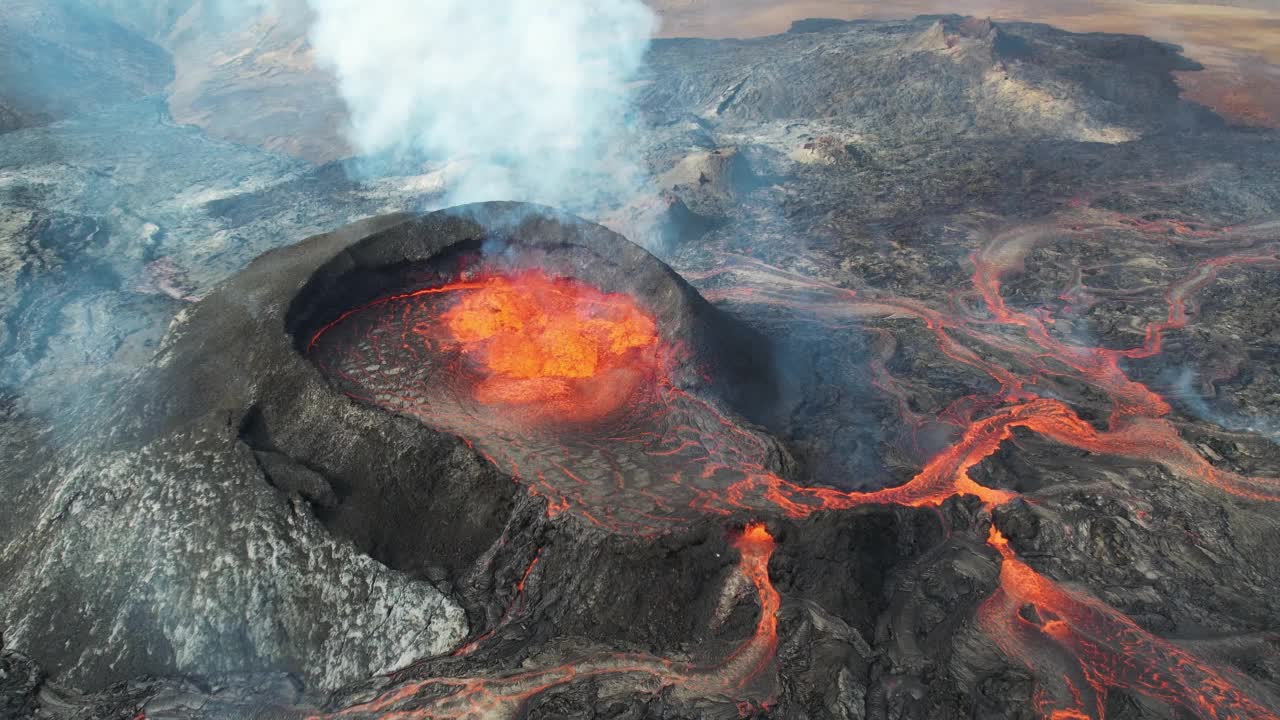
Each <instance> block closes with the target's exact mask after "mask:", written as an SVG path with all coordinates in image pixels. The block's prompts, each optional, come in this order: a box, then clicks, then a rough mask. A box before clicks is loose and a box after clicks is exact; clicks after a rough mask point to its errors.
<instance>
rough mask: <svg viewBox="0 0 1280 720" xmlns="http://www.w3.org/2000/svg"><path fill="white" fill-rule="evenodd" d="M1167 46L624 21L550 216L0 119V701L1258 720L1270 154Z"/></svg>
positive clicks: (268, 158)
mask: <svg viewBox="0 0 1280 720" xmlns="http://www.w3.org/2000/svg"><path fill="white" fill-rule="evenodd" d="M0 24H2V21H0ZM120 37H121V38H124V37H125V36H120ZM299 47H302V46H299ZM240 57H241V60H237V61H235V62H233V63H232V64H231V65H229V66H228V67H234V66H242V60H244V57H249V56H240ZM245 62H247V61H245ZM1195 67H1196V64H1195V62H1193V61H1192V60H1191V59H1189V58H1188V57H1187V56H1186V55H1184V54H1183V53H1182V52H1180V51H1179V50H1178V49H1177V48H1176V47H1173V46H1169V45H1166V44H1162V43H1159V42H1155V41H1152V40H1147V39H1144V38H1140V37H1133V36H1115V35H1102V34H1084V35H1081V34H1076V33H1069V32H1063V31H1060V30H1056V29H1054V28H1051V27H1048V26H1044V25H1038V24H1029V23H1003V22H1001V23H994V22H990V21H987V20H982V19H976V18H959V17H952V16H928V17H921V18H916V19H913V20H903V21H884V22H879V21H877V22H869V21H868V22H843V21H835V20H820V19H819V20H812V21H806V22H803V23H797V25H796V26H795V27H794V28H793V29H792V31H790V32H787V33H784V34H781V35H777V36H772V37H766V38H754V39H749V40H690V39H671V40H660V41H657V42H655V43H654V44H653V46H652V47H651V49H650V53H649V57H648V58H647V62H646V73H648V74H647V75H646V76H645V78H643V80H644V82H641V83H637V84H636V87H635V88H634V90H635V100H636V103H635V111H636V116H635V120H636V127H635V133H634V136H629V139H630V140H634V142H635V143H636V146H637V147H636V150H637V151H638V152H637V153H636V154H637V155H638V156H641V157H643V158H644V164H645V168H643V170H644V171H645V173H647V175H646V177H648V178H649V181H648V183H647V184H646V185H645V186H644V187H643V188H641V189H637V190H635V191H634V192H633V193H631V194H629V195H628V194H625V193H624V194H622V195H619V196H618V197H612V196H611V197H609V198H608V199H602V200H600V202H607V203H614V204H610V205H608V206H603V207H597V206H590V207H587V205H589V204H590V203H592V202H596V201H595V200H592V201H585V200H584V201H582V202H583V205H582V206H581V207H579V206H577V205H575V206H574V212H579V213H581V214H583V215H585V216H588V217H592V218H597V219H599V222H600V224H597V223H596V222H593V221H589V220H585V219H583V218H581V217H577V216H576V215H574V214H571V213H570V212H567V211H565V210H559V209H554V208H550V207H546V206H541V205H532V204H523V203H510V202H499V203H480V204H472V205H463V206H458V207H449V208H447V209H444V210H433V211H429V212H428V211H425V210H423V208H437V207H442V206H445V205H448V204H450V203H451V201H450V200H448V199H447V196H446V195H444V194H443V193H444V192H445V191H444V190H441V187H442V185H441V183H442V182H445V180H443V179H442V178H446V177H447V176H448V174H449V173H448V172H447V171H449V168H444V169H440V168H438V167H437V166H436V165H434V164H428V165H426V166H424V167H421V168H419V167H416V166H415V167H413V169H412V170H405V171H406V172H414V173H417V172H424V173H428V174H425V175H420V176H411V177H402V176H392V177H386V178H383V177H379V178H377V179H373V180H368V181H357V180H353V179H351V178H350V177H348V176H347V175H346V174H345V173H344V172H343V169H344V167H345V165H343V164H341V163H339V164H330V165H325V166H315V167H312V166H307V165H305V164H304V163H301V162H295V161H293V160H289V159H287V158H283V157H280V156H276V155H273V154H271V153H266V152H262V151H259V150H255V149H253V148H248V147H244V146H234V147H233V146H230V145H229V144H226V143H221V144H220V143H218V142H215V141H213V140H211V139H210V138H209V137H208V136H206V135H204V134H202V133H201V131H200V130H199V129H198V128H194V127H191V126H186V125H179V124H175V123H168V122H159V123H157V122H156V118H157V117H160V118H162V119H163V118H164V117H165V116H164V110H163V106H162V105H161V104H157V103H156V101H154V100H139V101H136V102H124V103H123V104H115V103H113V104H111V106H110V108H108V109H104V110H101V111H97V110H95V111H93V113H91V114H84V115H77V116H75V117H73V118H71V119H69V120H65V121H57V122H51V123H48V124H43V125H41V127H38V128H28V129H20V130H15V131H13V132H11V133H8V134H6V135H5V138H6V141H5V143H3V144H0V155H2V156H3V162H0V194H3V197H4V198H5V207H6V210H5V212H0V237H3V238H5V239H7V240H8V242H9V245H8V246H7V247H8V248H9V249H10V250H11V256H12V258H15V259H16V264H11V265H10V266H7V267H8V268H9V272H8V275H6V277H8V278H9V282H8V284H7V285H5V286H4V287H3V288H0V289H3V290H5V292H3V293H0V296H2V297H0V310H3V311H4V313H3V314H4V319H5V322H4V324H3V330H4V332H3V333H0V335H2V337H0V346H3V350H4V353H5V355H4V356H5V359H6V362H5V364H4V365H3V371H4V377H5V380H4V383H3V385H0V427H3V429H4V432H2V433H0V456H3V457H4V458H5V460H6V462H5V463H0V474H3V477H4V481H5V482H4V483H3V485H4V487H5V488H6V489H7V490H8V491H9V492H8V493H7V494H6V495H5V496H4V502H0V579H3V582H0V633H3V636H2V637H0V644H2V645H3V647H0V716H3V717H8V716H10V715H13V716H16V717H37V718H50V719H51V720H124V719H127V720H143V719H144V718H145V719H147V720H195V719H197V718H217V719H219V720H222V719H231V718H235V719H237V720H239V719H241V718H273V719H282V718H288V719H289V720H301V719H303V718H308V719H323V720H328V719H329V718H335V719H337V718H348V719H350V720H365V719H368V720H372V719H373V718H398V719H401V720H410V719H412V720H419V719H420V720H429V719H431V718H486V719H487V718H535V719H536V718H557V719H558V718H581V719H583V720H587V719H588V718H590V719H598V718H618V719H622V718H627V719H630V720H641V719H642V718H643V719H650V718H664V719H669V720H675V719H677V718H679V719H683V718H725V719H728V718H787V719H788V720H790V719H792V718H795V719H797V720H799V719H807V718H815V719H816V718H823V719H825V718H839V719H841V720H851V719H854V718H858V719H864V720H937V719H943V720H951V719H952V718H955V719H960V718H965V719H971V718H981V719H983V720H996V719H997V718H1019V719H1021V718H1027V719H1028V720H1029V719H1030V718H1047V719H1048V720H1084V719H1087V720H1107V719H1108V718H1109V719H1110V720H1139V719H1141V720H1184V719H1185V718H1215V719H1231V720H1243V719H1246V718H1247V719H1248V720H1258V719H1261V720H1275V718H1277V709H1276V708H1277V707H1280V697H1278V695H1277V693H1280V640H1277V638H1280V634H1278V633H1277V630H1278V629H1280V628H1278V627H1277V621H1276V618H1278V617H1280V565H1277V563H1275V562H1270V561H1269V559H1270V558H1271V557H1272V555H1274V548H1275V546H1276V544H1277V542H1280V519H1278V518H1280V515H1277V509H1278V508H1280V504H1277V501H1280V480H1277V477H1280V449H1278V448H1280V445H1277V443H1276V439H1277V437H1280V435H1278V434H1277V431H1276V423H1275V422H1274V420H1273V418H1274V417H1275V414H1276V412H1277V408H1278V407H1280V405H1278V401H1277V398H1280V392H1278V391H1277V388H1280V381H1278V380H1277V374H1276V373H1275V372H1274V368H1275V367H1276V361H1277V355H1276V353H1275V348H1274V341H1275V340H1276V339H1277V329H1276V323H1275V318H1276V317H1277V316H1278V315H1277V313H1280V309H1278V308H1280V306H1278V305H1277V301H1276V293H1275V291H1274V287H1275V283H1274V280H1275V277H1274V276H1275V272H1276V271H1277V270H1278V269H1280V241H1278V240H1277V228H1278V227H1280V223H1277V220H1276V217H1277V214H1278V213H1280V209H1278V208H1280V185H1278V184H1277V183H1276V182H1275V173H1274V167H1277V166H1280V143H1277V142H1275V135H1274V132H1272V131H1270V130H1265V129H1258V128H1237V127H1232V126H1230V125H1229V124H1227V123H1226V122H1225V121H1224V120H1223V119H1222V118H1220V117H1217V116H1215V115H1213V113H1211V112H1210V111H1209V110H1208V109H1206V108H1204V107H1200V106H1198V105H1196V104H1194V103H1191V102H1188V101H1187V100H1186V98H1183V97H1180V96H1179V95H1178V90H1177V84H1176V83H1175V82H1174V74H1175V73H1194V72H1196V70H1195ZM255 77H257V75H255ZM264 77H274V76H272V75H271V74H270V73H268V74H267V75H266V76H264ZM162 84H163V83H162ZM78 87H80V86H79V85H76V84H71V85H68V86H67V89H68V92H80V90H77V88H78ZM131 92H132V91H131ZM121 97H122V98H125V97H127V94H126V95H122V96H121ZM238 102H239V101H238ZM309 102H312V104H313V105H315V103H316V102H318V101H317V100H316V98H312V99H311V100H310V101H309ZM91 106H92V107H96V105H94V104H92V103H90V104H87V105H86V107H91ZM315 106H316V107H319V105H315ZM53 117H54V116H50V117H49V118H46V119H49V120H52V118H53ZM312 117H314V115H312ZM41 123H44V120H41ZM104 139H105V140H104ZM287 142H294V141H293V140H290V141H287ZM297 142H300V143H305V142H308V140H306V139H305V138H300V139H299V140H298V141H297ZM51 146H53V147H57V148H73V149H75V152H68V153H66V157H65V158H51V157H50V153H49V148H50V147H51ZM157 148H159V151H157ZM355 164H357V165H358V164H361V163H359V162H357V163H355ZM455 169H456V168H455ZM437 171H438V172H437ZM397 172H399V171H398V170H397ZM628 192H630V191H628ZM566 202H576V201H572V200H566ZM387 208H408V209H410V210H412V211H411V212H404V213H397V214H391V215H387V214H383V213H385V212H386V211H387ZM356 218H364V219H363V220H356V221H355V222H352V221H353V220H354V219H356ZM335 228H336V229H335ZM316 233H320V234H316ZM300 238H301V239H300ZM0 274H2V273H0Z"/></svg>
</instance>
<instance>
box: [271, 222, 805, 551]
mask: <svg viewBox="0 0 1280 720" xmlns="http://www.w3.org/2000/svg"><path fill="white" fill-rule="evenodd" d="M288 325H289V328H290V330H291V332H292V333H293V335H294V338H295V342H296V346H297V348H298V350H299V351H300V352H302V353H303V354H305V356H306V357H307V358H308V359H309V360H311V361H312V362H313V363H314V364H315V365H316V366H317V367H318V368H319V369H320V370H321V371H322V372H323V373H324V375H325V376H326V377H328V378H329V380H330V382H331V383H332V384H333V385H334V386H335V387H337V388H338V389H340V390H341V391H342V392H344V393H346V394H347V395H349V396H351V397H353V398H355V399H357V400H359V401H362V402H364V403H368V404H371V405H375V406H378V407H381V408H383V409H385V410H388V411H391V412H393V413H396V414H399V415H403V416H407V417H410V418H413V419H416V420H418V421H420V422H422V423H424V424H426V425H428V426H430V427H433V428H436V429H438V430H441V431H444V432H448V433H452V434H455V435H458V436H460V437H462V438H463V439H465V440H466V441H467V442H468V443H469V444H471V445H472V446H473V447H474V448H475V449H476V450H477V451H478V452H480V453H481V454H482V455H483V456H484V457H485V458H486V459H487V460H489V461H490V462H491V463H492V464H493V465H495V466H497V467H498V468H499V469H500V470H502V471H503V472H505V473H507V474H509V475H511V476H512V477H513V478H515V479H516V480H517V481H519V482H521V483H522V484H524V485H525V486H527V487H528V488H529V489H530V491H531V492H533V493H535V494H538V495H541V496H543V497H545V498H546V500H547V502H548V507H549V510H548V511H549V513H550V514H551V515H557V514H559V513H562V512H565V511H572V512H573V514H574V515H576V516H579V517H581V518H584V519H586V520H587V521H589V522H591V523H593V524H595V525H598V526H600V527H602V528H605V529H608V530H610V531H614V532H622V533H626V534H649V533H653V532H659V531H661V530H663V529H664V528H668V527H670V526H672V525H673V524H679V523H683V522H685V521H687V520H689V519H692V518H694V517H696V516H698V515H702V514H705V513H706V511H707V510H708V507H709V506H710V505H714V504H715V500H714V499H715V498H716V497H718V496H719V495H721V494H722V493H723V491H724V489H725V488H726V487H727V486H728V485H729V484H730V483H731V482H732V481H734V480H736V479H738V478H739V477H740V476H741V474H742V472H743V468H757V469H760V470H761V471H765V470H776V469H777V468H778V466H779V465H780V464H781V462H782V460H783V458H784V453H783V452H782V451H781V450H780V449H779V448H778V446H777V445H776V444H775V443H773V442H772V441H771V440H770V439H768V438H767V437H766V436H764V435H763V434H761V433H759V432H756V431H755V430H753V429H752V428H751V427H750V425H749V424H747V423H744V422H742V421H741V420H740V419H738V418H739V415H740V414H741V413H743V412H747V413H748V414H749V410H750V408H751V407H759V406H761V405H762V404H767V403H768V401H769V394H770V392H771V390H770V388H771V382H770V378H769V372H770V370H769V368H770V363H769V359H768V355H767V351H766V349H765V344H764V343H762V342H760V341H759V340H758V339H757V338H755V337H753V335H752V334H751V333H750V332H749V331H748V330H746V329H745V328H743V327H741V326H739V325H737V324H736V323H734V322H733V321H732V320H731V319H729V318H728V317H726V316H724V315H722V314H721V313H719V312H718V311H717V310H715V309H714V308H712V307H711V306H710V305H709V304H707V303H706V302H705V301H704V300H702V299H701V298H700V297H699V296H698V295H697V293H696V291H694V290H693V289H692V288H691V287H690V286H689V285H688V284H687V283H685V282H684V281H683V280H682V279H681V278H680V277H679V276H678V275H676V274H675V273H674V272H672V271H671V270H670V268H668V267H667V266H665V265H664V264H663V263H661V262H660V261H658V260H657V259H656V258H654V257H653V256H651V255H649V254H648V253H646V252H645V251H644V250H642V249H641V248H639V247H638V246H635V245H633V244H631V243H630V242H628V241H626V240H625V239H623V238H622V237H621V236H619V235H617V234H615V233H613V232H611V231H609V230H607V229H605V228H603V227H600V226H597V225H593V224H590V223H587V222H584V221H582V220H579V219H577V218H573V217H570V216H567V215H564V214H560V213H557V212H555V211H552V210H550V209H548V208H542V207H537V206H528V205H522V204H514V203H485V204H478V205H470V206H464V207H461V208H454V209H451V210H447V211H441V212H437V213H434V214H431V215H428V216H425V217H422V218H420V219H417V220H413V221H410V222H408V223H405V224H403V225H400V226H396V227H393V228H391V229H388V230H385V231H383V232H380V233H377V234H375V235H373V236H371V237H368V238H366V239H364V240H363V241H361V242H359V243H357V244H356V245H354V246H352V247H351V248H350V249H349V250H347V251H345V252H343V253H342V254H341V255H339V256H338V257H337V258H335V259H334V260H332V261H331V262H329V263H328V264H326V265H324V266H323V267H321V268H320V269H319V270H318V271H317V272H316V273H315V275H314V276H313V277H312V279H311V281H310V282H309V283H308V284H307V285H306V286H305V287H304V288H303V290H302V291H301V292H300V293H299V295H298V297H297V299H296V301H295V303H294V305H293V307H292V309H291V312H290V318H289V321H288Z"/></svg>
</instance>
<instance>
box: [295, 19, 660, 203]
mask: <svg viewBox="0 0 1280 720" xmlns="http://www.w3.org/2000/svg"><path fill="white" fill-rule="evenodd" d="M308 1H309V4H310V5H311V7H312V9H313V10H314V12H315V14H316V18H315V23H314V25H313V28H312V32H311V41H312V44H313V46H314V47H315V51H316V56H317V59H318V61H319V62H320V63H321V64H322V65H323V66H325V67H327V68H329V69H330V70H332V71H333V72H334V74H335V75H336V76H337V78H338V83H339V89H340V92H341V94H342V97H343V99H344V100H345V102H346V104H347V106H348V108H349V110H350V117H351V127H350V139H351V141H352V144H353V145H354V148H355V150H356V151H357V152H359V153H361V154H363V155H371V156H376V157H382V158H392V159H397V160H403V159H406V158H409V159H414V160H419V159H424V160H443V159H445V158H450V159H458V160H460V162H461V170H460V172H459V174H458V176H457V177H456V178H455V179H454V186H453V188H452V190H451V197H450V198H449V199H450V200H451V201H454V202H465V201H471V200H494V199H521V200H535V201H540V202H546V203H553V204H558V205H567V206H579V207H581V206H583V205H584V204H591V203H592V202H594V201H596V200H598V199H600V198H601V197H602V196H607V194H608V193H609V192H610V191H611V190H616V189H620V187H621V184H623V183H625V182H627V180H628V179H629V178H628V176H629V174H630V172H631V168H632V167H633V166H631V165H630V164H629V163H627V162H625V160H624V157H623V156H622V155H620V154H619V150H618V148H619V147H620V146H623V145H625V142H622V140H623V134H624V133H625V125H626V123H625V116H626V113H627V100H628V85H629V83H630V82H631V81H632V79H633V77H634V75H635V72H636V70H637V69H638V67H639V65H640V63H641V61H642V58H643V55H644V52H645V50H646V48H647V46H648V42H649V38H650V36H651V35H652V33H653V31H654V29H655V24H656V21H655V17H654V15H653V13H652V12H651V11H650V10H649V9H648V7H646V6H645V5H644V3H643V2H641V0H555V1H554V2H547V0H380V2H376V3H369V2H364V0H308Z"/></svg>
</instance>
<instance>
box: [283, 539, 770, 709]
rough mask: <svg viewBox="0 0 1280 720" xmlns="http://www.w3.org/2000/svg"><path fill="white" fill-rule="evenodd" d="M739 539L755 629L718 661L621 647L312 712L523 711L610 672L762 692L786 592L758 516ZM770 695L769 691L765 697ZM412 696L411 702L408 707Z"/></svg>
mask: <svg viewBox="0 0 1280 720" xmlns="http://www.w3.org/2000/svg"><path fill="white" fill-rule="evenodd" d="M733 546H734V547H735V548H736V549H737V550H738V554H739V560H738V572H740V573H742V574H743V575H744V576H745V577H746V578H747V579H748V580H750V582H751V583H752V585H753V586H754V587H755V590H756V595H757V597H758V598H759V602H760V618H759V620H758V621H757V622H756V627H755V632H754V633H753V634H752V636H751V637H750V638H749V639H747V640H746V641H745V642H744V643H742V644H741V645H739V646H738V648H737V649H735V650H734V651H733V652H732V653H731V654H730V655H729V656H728V657H727V658H726V659H725V660H723V661H722V662H720V663H719V664H717V665H713V666H710V667H698V666H695V665H692V664H690V663H684V662H676V661H673V660H668V659H664V658H659V657H654V656H650V655H640V654H624V653H618V654H612V655H605V656H601V657H596V658H584V659H580V660H576V661H574V662H570V663H566V664H564V665H559V666H556V667H553V668H547V669H544V670H531V671H528V672H520V673H512V674H508V675H495V676H489V677H469V678H448V677H445V678H430V679H427V680H422V681H419V682H414V683H409V684H407V685H405V686H403V687H401V688H398V689H396V690H394V691H391V692H388V693H386V694H383V695H381V696H380V697H378V698H375V699H374V700H371V701H369V702H367V703H363V704H360V705H354V706H351V707H349V708H346V709H344V710H340V711H338V712H336V713H332V714H317V715H311V716H310V717H309V718H308V720H324V719H332V718H346V717H354V718H359V717H377V718H380V719H381V720H438V719H445V718H450V719H453V718H457V719H462V718H466V719H469V720H481V719H483V720H498V719H500V718H511V717H515V716H517V715H518V714H519V713H520V711H521V709H522V708H524V706H525V705H526V704H527V703H528V702H529V701H530V700H532V699H533V698H534V697H536V696H537V695H539V694H541V693H543V692H546V691H547V690H550V689H551V688H554V687H557V686H561V685H565V684H567V683H571V682H575V681H577V680H582V679H586V678H601V677H605V676H610V677H625V676H635V680H636V681H637V683H638V684H639V685H641V686H642V687H645V688H647V689H648V690H650V691H652V692H657V691H659V690H661V689H662V688H664V687H672V688H674V689H675V692H676V693H677V695H685V696H688V697H690V698H704V697H711V696H721V697H727V698H752V697H755V698H757V699H758V698H760V695H759V694H758V691H757V690H755V689H753V688H751V687H750V686H751V685H752V683H753V681H755V680H756V679H757V678H758V677H759V676H760V675H761V674H762V673H763V672H764V671H765V670H766V669H767V668H768V667H769V664H770V663H771V662H772V661H773V656H774V651H775V650H776V649H777V645H778V620H777V613H778V609H779V608H780V607H781V597H780V596H779V595H778V591H777V590H776V589H775V588H774V587H773V583H772V582H771V581H770V579H769V559H770V558H771V557H772V556H773V551H774V548H775V544H774V540H773V536H772V535H770V534H769V531H768V530H767V529H766V528H765V526H764V525H763V524H752V525H749V526H747V527H746V529H744V530H743V531H742V532H741V533H740V534H739V535H738V536H737V537H736V538H735V539H734V542H733ZM769 684H770V685H772V681H770V683H769ZM767 699H768V696H766V697H765V698H764V700H765V701H767ZM411 701H412V702H411ZM408 704H412V705H413V707H405V705H408Z"/></svg>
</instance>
